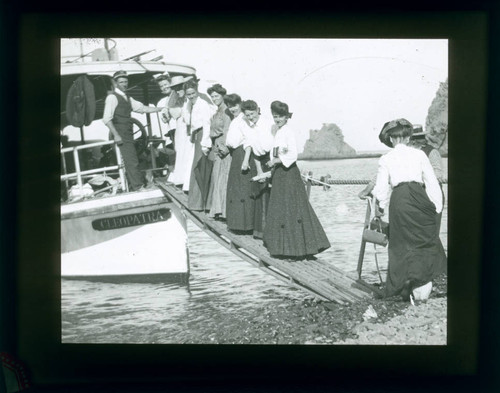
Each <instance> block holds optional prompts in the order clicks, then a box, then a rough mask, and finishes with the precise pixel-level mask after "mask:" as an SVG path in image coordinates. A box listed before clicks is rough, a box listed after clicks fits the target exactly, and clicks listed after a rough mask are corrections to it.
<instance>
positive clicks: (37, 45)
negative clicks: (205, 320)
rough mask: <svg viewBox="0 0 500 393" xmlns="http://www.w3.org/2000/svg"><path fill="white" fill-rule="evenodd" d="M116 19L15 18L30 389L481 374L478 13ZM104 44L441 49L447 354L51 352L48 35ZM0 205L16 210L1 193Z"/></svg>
mask: <svg viewBox="0 0 500 393" xmlns="http://www.w3.org/2000/svg"><path fill="white" fill-rule="evenodd" d="M119 16H120V17H119V18H116V17H113V19H112V20H110V19H109V16H108V15H105V14H92V15H86V14H83V15H82V14H65V15H58V14H53V15H51V14H31V15H23V16H22V18H21V21H20V36H19V49H18V50H19V55H20V57H19V58H20V62H19V64H18V67H19V68H18V70H19V71H18V72H19V74H18V75H19V83H18V95H19V99H20V105H19V112H16V111H14V112H13V113H16V114H18V115H19V121H18V122H17V124H15V128H12V129H18V130H19V132H18V133H12V134H13V135H14V138H12V139H14V144H15V145H16V146H18V147H19V149H18V151H19V159H18V161H19V169H18V172H14V173H15V174H16V176H17V180H18V182H19V183H18V188H17V189H18V193H17V206H18V209H17V210H18V221H17V236H18V238H17V245H18V247H17V250H16V252H15V254H14V255H15V257H17V268H16V269H14V270H15V273H17V281H16V283H17V284H16V287H15V289H16V291H17V296H16V302H15V306H14V307H15V309H16V318H15V321H13V326H15V332H14V333H12V332H11V333H10V336H11V337H14V338H15V342H16V343H17V346H16V347H15V348H13V351H14V352H15V353H16V354H17V355H18V357H19V359H21V360H22V361H23V362H24V363H25V364H27V366H28V370H29V371H30V372H31V374H32V376H33V379H34V381H35V382H37V383H39V384H42V385H43V384H51V383H56V384H57V383H67V382H72V383H75V382H87V383H89V382H92V383H99V382H104V381H105V382H124V381H129V382H141V381H149V382H151V381H153V382H163V381H180V380H187V379H193V378H194V379H196V380H204V379H206V380H210V381H221V380H224V381H226V382H227V381H237V380H242V379H245V378H248V377H249V376H252V378H253V380H255V381H257V380H269V379H271V380H276V379H279V378H280V377H286V376H288V375H294V376H295V378H298V379H300V380H302V377H303V378H310V377H311V376H314V377H317V378H330V376H334V377H335V378H336V380H337V384H339V383H341V381H349V380H350V379H352V378H353V377H356V376H359V375H362V376H364V377H372V378H380V377H388V376H392V377H394V376H405V375H406V376H408V375H418V376H427V377H450V376H469V377H471V376H477V375H478V370H479V366H480V365H481V364H484V360H482V358H481V359H480V358H479V355H480V352H479V349H480V345H482V346H481V349H482V350H483V351H484V349H485V348H484V347H483V345H484V344H483V343H482V342H480V334H479V333H480V330H479V321H480V317H482V320H481V322H485V315H484V311H483V314H482V315H480V310H481V305H480V302H479V296H480V294H481V291H482V292H483V293H482V294H483V295H484V292H485V291H488V288H484V287H483V286H481V287H480V285H479V279H480V278H482V279H484V278H485V276H484V275H481V274H482V273H484V271H485V270H486V267H485V265H484V264H483V265H481V263H480V261H481V257H484V256H485V254H487V250H491V248H488V247H486V248H484V247H485V245H487V242H486V240H485V238H482V237H481V236H480V234H481V233H482V229H483V225H485V224H486V223H489V224H491V223H492V222H491V220H492V219H491V218H490V219H488V218H486V220H485V221H483V219H482V218H483V208H486V207H489V206H490V203H491V202H492V201H491V199H485V198H486V197H487V195H486V194H485V193H484V187H485V185H486V184H487V183H486V171H485V166H484V165H485V161H486V155H485V154H486V151H488V152H489V153H491V152H492V150H491V146H488V149H487V143H486V142H487V139H486V136H487V135H486V134H487V133H486V129H487V118H486V109H487V98H488V97H487V94H488V87H487V84H488V79H487V74H486V72H487V65H488V64H487V62H488V58H487V50H488V46H489V45H491V42H490V40H489V39H488V36H487V22H488V19H487V14H486V13H481V12H454V13H439V12H432V13H394V12H393V13H390V14H380V13H369V12H367V13H364V14H360V13H355V14H354V13H342V14H329V13H323V14H317V13H307V12H304V13H302V14H300V15H299V14H286V13H285V14H281V15H280V16H270V15H266V14H263V13H255V14H252V15H250V16H244V17H243V16H238V15H232V14H221V15H217V16H215V15H214V16H210V18H207V16H206V15H201V14H171V15H168V14H128V13H121V14H119ZM131 26H133V27H132V28H131ZM179 32H184V33H185V34H179ZM276 32H279V34H278V33H276ZM490 34H491V33H490ZM104 35H107V36H113V37H130V38H132V37H137V38H139V37H148V36H149V37H155V38H159V37H161V36H163V37H165V38H166V37H168V36H172V37H189V36H191V37H204V36H205V37H206V36H209V37H223V38H229V37H241V38H244V37H249V38H264V37H269V38H280V37H281V38H285V37H290V38H403V37H404V38H447V39H449V43H450V45H449V64H450V66H449V129H452V130H454V131H453V133H452V137H451V138H450V139H449V152H450V154H449V156H448V160H449V161H448V163H449V164H448V168H449V193H448V195H449V204H448V206H449V212H450V213H449V220H448V227H449V231H448V233H449V234H448V244H449V246H448V261H449V282H448V311H449V315H448V326H449V330H448V342H449V344H448V345H447V346H445V347H433V346H429V347H427V346H385V347H383V346H358V345H356V346H339V345H331V346H317V345H316V346H299V345H297V346H270V345H267V346H263V345H188V346H187V345H179V344H173V345H167V344H164V345H158V344H152V345H138V344H114V345H111V344H110V345H108V344H92V345H87V344H61V343H60V332H61V325H60V322H61V321H60V312H61V311H60V247H59V243H60V220H59V208H60V199H59V197H60V196H59V187H60V184H59V165H60V163H59V153H60V152H59V133H58V129H59V116H58V114H59V100H60V91H59V67H60V63H59V47H58V39H59V38H71V37H80V36H88V37H95V36H104ZM490 39H491V35H490ZM35 59H36V60H35ZM8 70H11V68H8ZM14 73H15V72H14ZM410 93H411V92H409V94H410ZM10 115H12V114H10ZM12 124H13V123H11V125H12ZM472 130H473V131H472ZM16 138H17V141H15V139H16ZM489 140H490V139H489ZM494 141H496V142H498V139H494ZM471 157H474V159H471ZM490 157H491V156H490ZM490 160H491V159H490ZM490 160H489V161H488V163H491V161H490ZM496 166H498V165H496ZM33 168H35V169H33ZM5 200H6V201H8V202H12V199H10V197H6V198H5ZM485 201H489V202H488V204H486V202H485ZM14 204H15V203H14ZM497 211H498V210H496V212H497ZM9 256H10V255H9ZM483 261H484V259H483ZM486 271H487V270H486ZM486 278H487V277H486ZM464 288H467V290H464ZM489 290H491V289H489ZM487 293H488V292H487ZM486 351H487V350H486ZM327 376H328V377H327ZM326 381H328V379H326ZM353 383H355V382H353Z"/></svg>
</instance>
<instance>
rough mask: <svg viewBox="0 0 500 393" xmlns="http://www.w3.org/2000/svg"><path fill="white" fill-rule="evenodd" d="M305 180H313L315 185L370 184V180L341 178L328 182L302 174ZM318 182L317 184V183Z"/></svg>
mask: <svg viewBox="0 0 500 393" xmlns="http://www.w3.org/2000/svg"><path fill="white" fill-rule="evenodd" d="M301 176H302V177H303V178H304V179H305V180H311V182H312V184H313V185H320V184H321V185H324V186H329V185H332V184H368V183H369V182H370V180H341V179H335V180H327V181H326V183H325V182H324V181H321V180H318V179H315V178H313V177H311V176H308V175H301ZM316 183H317V184H316Z"/></svg>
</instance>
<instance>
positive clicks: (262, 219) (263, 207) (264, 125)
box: [241, 100, 273, 239]
mask: <svg viewBox="0 0 500 393" xmlns="http://www.w3.org/2000/svg"><path fill="white" fill-rule="evenodd" d="M241 111H242V112H243V114H244V118H243V122H242V128H243V133H244V134H245V135H247V142H246V144H245V153H246V155H245V159H244V162H243V166H244V167H247V168H250V165H249V163H252V165H255V169H256V171H257V175H261V174H262V173H263V169H262V167H263V165H264V163H265V162H267V161H268V157H269V151H270V150H271V148H272V146H273V137H272V134H271V128H272V126H273V121H272V120H271V119H268V118H266V117H264V116H262V115H261V114H260V108H259V106H258V105H257V103H256V102H255V101H253V100H246V101H244V102H243V103H242V104H241ZM269 195H270V190H269V185H268V182H267V181H266V180H264V179H263V180H259V181H255V182H252V198H253V199H255V212H254V225H253V237H254V238H257V239H262V236H263V233H264V227H265V225H266V215H267V205H268V202H269Z"/></svg>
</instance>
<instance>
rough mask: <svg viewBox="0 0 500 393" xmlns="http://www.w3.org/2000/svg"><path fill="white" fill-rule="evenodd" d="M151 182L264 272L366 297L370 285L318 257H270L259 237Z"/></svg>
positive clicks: (341, 296)
mask: <svg viewBox="0 0 500 393" xmlns="http://www.w3.org/2000/svg"><path fill="white" fill-rule="evenodd" d="M155 184H156V185H157V186H158V187H159V188H160V189H161V190H162V191H163V193H164V194H165V195H166V196H167V197H169V198H170V199H171V200H172V201H173V202H174V203H175V204H176V205H177V206H179V207H180V209H181V210H182V212H183V213H184V214H185V215H186V216H187V217H188V218H189V219H191V220H192V221H193V222H194V223H195V224H196V225H197V226H198V227H200V228H201V229H202V230H203V231H204V232H205V233H207V234H208V235H209V236H210V237H212V238H213V239H214V240H215V241H217V242H218V243H220V244H221V245H223V246H224V247H226V248H227V249H229V250H230V251H231V252H232V253H234V254H235V255H237V256H239V257H240V258H242V259H244V260H246V261H247V262H250V263H251V264H252V265H254V266H256V267H258V268H260V269H261V270H263V271H265V272H266V273H269V274H271V275H272V276H274V277H276V278H278V279H280V280H282V281H285V282H286V283H288V284H289V285H291V286H293V287H296V288H299V289H302V290H305V291H306V292H308V293H310V294H312V295H314V296H316V297H318V298H320V299H322V300H327V301H333V302H336V303H340V304H348V303H352V302H356V301H359V300H361V299H364V298H367V297H370V296H371V294H372V293H373V292H374V291H376V289H375V288H374V287H372V286H371V285H369V284H366V283H364V282H363V281H361V280H356V279H354V278H352V277H350V276H348V275H347V274H346V273H345V272H344V271H342V270H340V269H338V268H336V267H334V266H332V264H331V263H329V262H328V261H326V260H324V259H321V255H319V256H318V258H317V259H316V260H304V261H293V262H289V261H284V260H281V259H276V258H273V257H271V256H270V255H269V253H268V251H267V249H266V248H265V247H264V245H263V244H262V241H261V240H258V239H254V238H253V236H251V235H238V234H234V233H232V232H229V230H228V229H227V226H226V224H225V223H224V222H221V221H216V220H214V219H212V218H210V217H208V215H207V214H205V213H204V212H195V211H191V210H189V209H188V208H187V195H186V194H185V193H184V192H183V191H182V190H180V189H179V188H177V187H175V186H174V185H173V184H172V183H167V182H164V181H162V180H159V179H155Z"/></svg>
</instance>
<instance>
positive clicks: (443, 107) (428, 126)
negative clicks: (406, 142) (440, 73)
mask: <svg viewBox="0 0 500 393" xmlns="http://www.w3.org/2000/svg"><path fill="white" fill-rule="evenodd" d="M425 132H426V133H427V134H428V137H427V138H428V140H429V143H430V144H431V145H432V146H434V147H435V148H438V149H439V152H440V153H441V154H445V155H446V154H448V79H446V81H445V82H441V83H440V85H439V88H438V91H437V92H436V96H435V97H434V99H433V100H432V103H431V106H430V107H429V111H428V113H427V118H426V119H425Z"/></svg>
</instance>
